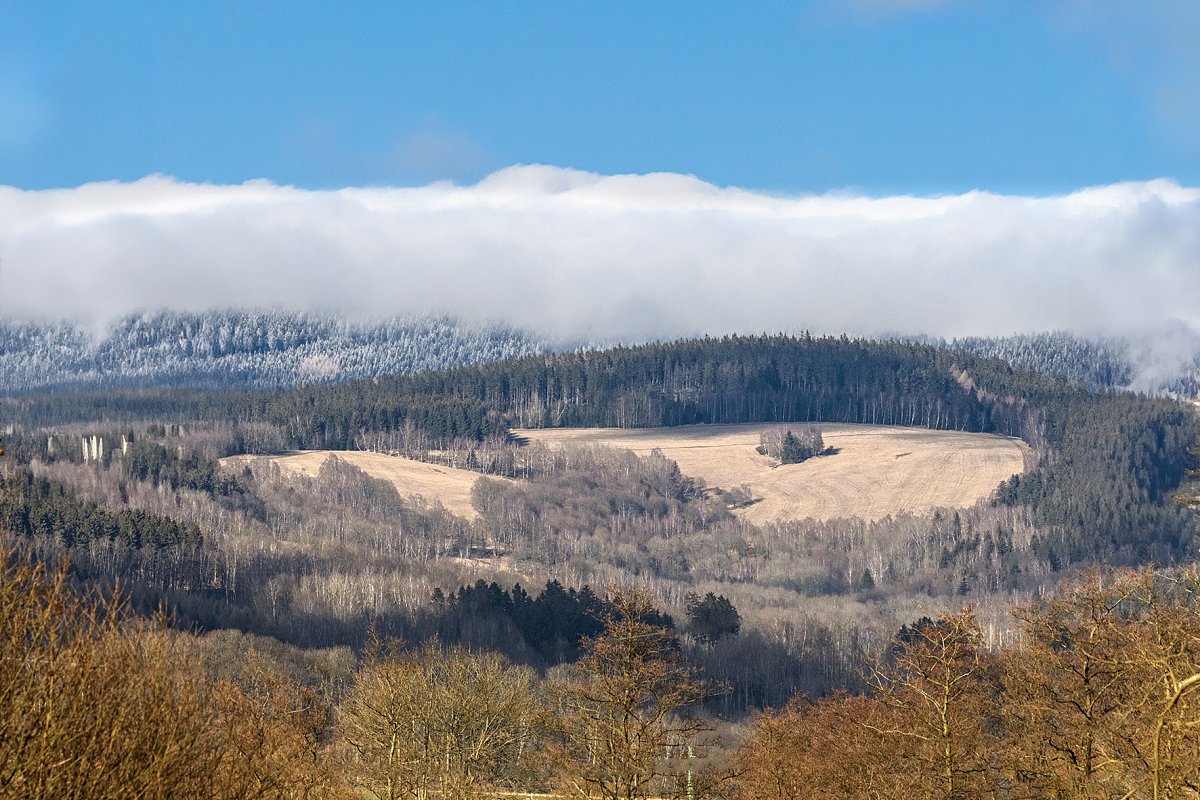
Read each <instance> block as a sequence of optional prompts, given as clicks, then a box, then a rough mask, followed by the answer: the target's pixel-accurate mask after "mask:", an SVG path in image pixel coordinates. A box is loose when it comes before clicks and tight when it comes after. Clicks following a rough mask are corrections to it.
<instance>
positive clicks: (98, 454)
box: [79, 436, 104, 464]
mask: <svg viewBox="0 0 1200 800" xmlns="http://www.w3.org/2000/svg"><path fill="white" fill-rule="evenodd" d="M79 444H80V446H81V447H82V448H83V463H85V464H87V463H89V462H93V461H102V460H104V439H102V438H101V437H99V436H84V437H82V438H81V439H80V440H79Z"/></svg>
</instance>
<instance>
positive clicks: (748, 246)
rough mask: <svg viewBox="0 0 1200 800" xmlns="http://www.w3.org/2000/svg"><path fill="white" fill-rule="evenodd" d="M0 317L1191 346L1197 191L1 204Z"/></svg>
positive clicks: (92, 193)
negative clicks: (359, 319)
mask: <svg viewBox="0 0 1200 800" xmlns="http://www.w3.org/2000/svg"><path fill="white" fill-rule="evenodd" d="M0 259H2V263H0V313H2V314H4V315H6V316H16V317H30V316H51V317H60V316H65V315H69V316H77V317H80V318H82V319H84V320H85V321H88V322H90V323H92V324H102V323H103V322H105V321H107V320H109V319H111V318H113V317H115V316H118V315H120V314H123V313H126V312H128V311H131V310H134V309H138V308H147V307H149V308H157V307H172V308H187V309H201V308H206V307H211V306H256V307H261V306H267V307H278V308H298V309H306V308H317V309H325V310H335V311H341V312H344V313H349V314H354V315H372V316H374V315H390V314H393V313H397V312H405V311H417V312H420V311H449V312H452V313H456V314H459V315H463V316H466V317H469V318H484V319H504V320H508V321H511V322H514V323H516V324H520V325H527V326H531V327H535V328H539V329H542V330H548V331H550V332H553V333H555V334H559V335H563V336H571V337H587V336H601V337H615V338H623V339H627V340H631V339H639V338H644V337H653V336H673V335H688V334H696V333H714V334H716V333H724V332H732V331H764V330H766V331H775V330H800V329H810V330H814V331H820V332H838V331H849V332H853V333H870V332H877V331H885V330H886V331H898V332H913V333H915V332H925V333H931V334H939V335H946V336H955V335H966V334H1001V333H1010V332H1013V331H1028V330H1043V329H1051V328H1071V329H1075V330H1079V331H1084V332H1092V331H1099V330H1108V331H1114V330H1127V329H1133V328H1141V327H1148V326H1158V325H1163V324H1166V323H1169V322H1171V321H1176V322H1182V323H1184V324H1186V325H1188V326H1190V327H1193V328H1197V329H1200V306H1198V305H1197V303H1196V298H1198V297H1200V190H1198V189H1194V188H1185V187H1181V186H1179V185H1177V184H1175V183H1173V182H1171V181H1168V180H1160V181H1152V182H1147V183H1124V184H1114V185H1110V186H1101V187H1095V188H1088V189H1082V190H1080V191H1078V192H1075V193H1072V194H1069V195H1062V196H1051V197H1023V196H1003V195H994V194H989V193H986V192H969V193H967V194H963V195H953V196H945V197H907V196H894V197H879V198H871V197H863V196H855V195H842V194H827V195H819V196H798V197H787V196H776V195H767V194H762V193H756V192H752V191H747V190H743V189H736V188H720V187H716V186H713V185H711V184H707V183H704V182H703V181H700V180H698V179H696V178H694V177H691V176H686V175H677V174H652V175H615V176H602V175H595V174H591V173H585V172H579V171H574V170H568V169H560V168H556V167H547V166H518V167H511V168H508V169H505V170H501V171H499V172H496V173H494V174H492V175H490V176H488V177H487V178H485V179H484V180H482V181H480V182H479V183H477V184H475V185H472V186H455V185H451V184H445V183H439V184H431V185H429V186H424V187H418V188H350V189H343V190H339V191H307V190H301V189H296V188H293V187H287V186H277V185H274V184H271V183H268V182H262V181H254V182H250V183H246V184H242V185H238V186H214V185H197V184H188V183H181V182H178V181H176V180H173V179H170V178H164V177H161V176H152V177H148V178H145V179H143V180H140V181H137V182H134V183H100V184H89V185H85V186H81V187H78V188H75V189H66V190H51V191H25V190H19V189H14V188H3V187H0Z"/></svg>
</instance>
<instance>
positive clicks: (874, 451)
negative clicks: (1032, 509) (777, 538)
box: [514, 423, 1029, 524]
mask: <svg viewBox="0 0 1200 800" xmlns="http://www.w3.org/2000/svg"><path fill="white" fill-rule="evenodd" d="M775 427H786V426H779V425H762V424H748V425H687V426H681V427H677V428H646V429H618V428H575V429H568V428H554V429H536V430H535V429H529V430H519V431H514V434H516V435H517V436H520V437H523V438H525V439H528V440H529V441H539V442H544V443H546V444H547V445H550V446H567V445H571V444H599V445H605V446H608V447H617V448H622V449H628V450H632V451H634V452H636V453H639V454H646V453H649V452H650V451H651V450H653V449H655V448H658V449H659V450H661V451H662V452H663V454H664V455H665V456H666V457H667V458H670V459H673V460H675V461H676V462H677V463H678V464H679V468H680V470H681V471H682V472H683V473H684V474H685V475H689V476H692V477H697V478H702V479H703V480H704V482H705V483H706V484H708V485H709V486H719V487H722V488H725V489H732V488H735V487H738V486H747V487H749V491H750V494H751V496H752V497H753V498H754V499H755V502H753V503H752V504H751V505H749V506H747V507H745V508H743V509H741V510H740V511H739V512H738V513H739V514H741V515H743V516H744V517H745V518H746V519H748V520H749V521H751V522H754V523H757V524H761V523H765V522H775V521H781V520H787V519H800V518H804V517H814V518H817V519H831V518H834V517H862V518H864V519H880V518H882V517H885V516H888V515H889V514H896V513H898V512H906V511H907V512H912V513H918V514H919V513H923V512H927V511H929V510H931V509H933V508H936V507H939V506H945V507H965V506H970V505H973V504H974V503H975V502H976V501H977V500H979V499H980V498H981V497H987V496H988V495H989V494H991V492H992V491H993V490H994V489H995V488H996V486H997V485H998V484H999V483H1000V482H1001V481H1002V480H1004V479H1006V478H1008V477H1009V476H1010V475H1013V474H1015V473H1018V472H1020V471H1021V470H1022V468H1023V466H1024V462H1025V455H1026V454H1027V453H1028V452H1029V448H1028V446H1026V445H1025V444H1024V443H1023V442H1021V441H1018V440H1015V439H1009V438H1006V437H1003V436H993V435H990V434H978V433H960V432H957V431H937V430H928V429H925V428H897V427H884V426H875V425H844V424H833V423H825V424H821V425H820V426H819V427H820V429H821V433H822V435H823V437H824V439H825V444H826V446H827V447H831V448H834V450H835V451H836V452H835V453H834V454H832V455H826V456H820V457H817V458H812V459H809V460H808V461H805V462H803V463H801V464H788V465H783V466H778V465H777V464H776V462H775V461H773V460H772V459H770V458H768V457H766V456H763V455H759V453H758V452H756V450H755V448H756V447H757V446H758V443H759V434H760V433H761V432H763V431H765V430H768V429H770V428H775ZM791 427H793V428H798V427H800V426H799V425H793V426H791Z"/></svg>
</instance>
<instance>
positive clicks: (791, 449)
mask: <svg viewBox="0 0 1200 800" xmlns="http://www.w3.org/2000/svg"><path fill="white" fill-rule="evenodd" d="M757 450H758V452H759V455H764V456H770V457H771V458H773V459H775V460H776V461H778V462H779V463H780V464H799V463H800V462H801V461H807V460H808V459H810V458H812V457H813V456H819V455H822V454H824V453H825V439H824V438H823V437H822V436H821V429H820V428H818V427H817V426H816V425H805V426H804V427H802V428H800V432H799V433H795V432H793V431H792V429H791V428H773V429H771V430H767V431H763V432H762V433H761V434H759V439H758V447H757Z"/></svg>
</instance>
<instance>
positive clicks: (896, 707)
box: [738, 566, 1200, 800]
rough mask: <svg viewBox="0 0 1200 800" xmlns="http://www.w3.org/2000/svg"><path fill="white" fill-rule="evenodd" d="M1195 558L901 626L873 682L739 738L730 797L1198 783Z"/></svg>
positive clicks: (763, 722) (871, 673)
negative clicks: (998, 631)
mask: <svg viewBox="0 0 1200 800" xmlns="http://www.w3.org/2000/svg"><path fill="white" fill-rule="evenodd" d="M1197 598H1200V572H1198V571H1197V568H1196V567H1194V566H1192V567H1188V568H1187V569H1184V570H1180V571H1174V572H1152V571H1149V570H1146V571H1141V572H1129V573H1116V574H1106V573H1101V572H1092V573H1089V574H1085V575H1083V576H1081V577H1080V578H1078V579H1077V580H1075V581H1073V582H1071V583H1069V584H1067V585H1065V586H1063V587H1060V588H1059V590H1058V591H1057V592H1055V593H1054V594H1050V595H1047V596H1044V597H1042V598H1040V599H1038V600H1036V601H1033V602H1031V603H1028V604H1025V605H1022V606H1019V607H1018V608H1016V609H1014V611H1013V614H1014V616H1015V618H1016V619H1017V621H1018V625H1019V634H1018V635H1017V636H1016V637H1014V639H1012V640H1011V641H1009V642H1006V643H1004V644H1003V646H1001V647H989V646H987V645H986V644H985V634H984V630H983V628H982V626H981V625H980V623H979V621H978V620H977V618H976V616H975V615H974V613H973V612H972V611H971V610H970V609H966V610H963V611H960V612H957V613H953V614H946V615H943V616H940V617H938V618H937V619H929V618H924V619H922V620H920V621H918V622H916V623H914V624H912V625H911V626H905V627H904V628H902V629H901V630H900V633H899V635H898V636H897V637H896V638H895V640H894V641H893V642H892V644H891V646H890V647H889V648H888V649H887V650H886V651H885V652H884V653H883V654H882V655H880V656H879V657H878V658H876V659H875V660H873V661H872V662H871V663H870V666H869V667H868V669H867V671H866V682H867V684H868V687H869V691H867V692H866V693H864V694H862V695H859V696H849V695H839V696H834V697H829V698H825V699H822V700H816V701H812V700H807V699H803V698H798V699H797V700H795V701H794V702H793V703H792V704H790V705H789V706H788V707H787V708H785V709H783V710H781V711H776V712H771V713H767V714H764V715H762V716H760V717H759V718H758V719H757V720H756V722H755V724H754V726H753V729H752V731H751V733H750V735H749V736H748V738H747V739H746V740H745V742H744V743H743V745H742V748H741V751H740V754H739V758H740V761H741V765H742V779H741V786H740V790H739V794H738V796H739V797H745V798H768V797H796V798H809V797H811V798H847V800H849V799H850V798H862V797H877V798H881V799H883V800H886V799H887V798H896V799H897V800H899V799H900V798H905V800H908V798H964V800H969V799H970V798H985V797H986V798H998V799H1000V800H1004V799H1006V798H1026V797H1056V798H1093V797H1113V798H1117V797H1126V798H1129V797H1147V798H1150V797H1155V798H1166V797H1189V796H1192V795H1194V794H1195V792H1196V791H1197V788H1196V787H1197V785H1198V784H1200V736H1198V735H1197V731H1196V726H1195V720H1196V715H1197V713H1198V712H1200V695H1198V694H1197V693H1196V690H1197V689H1198V688H1200V650H1197V647H1196V642H1197V641H1198V640H1200V637H1198V634H1200V627H1198V620H1200V613H1198V612H1200V607H1198V605H1197V602H1198V600H1197Z"/></svg>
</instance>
